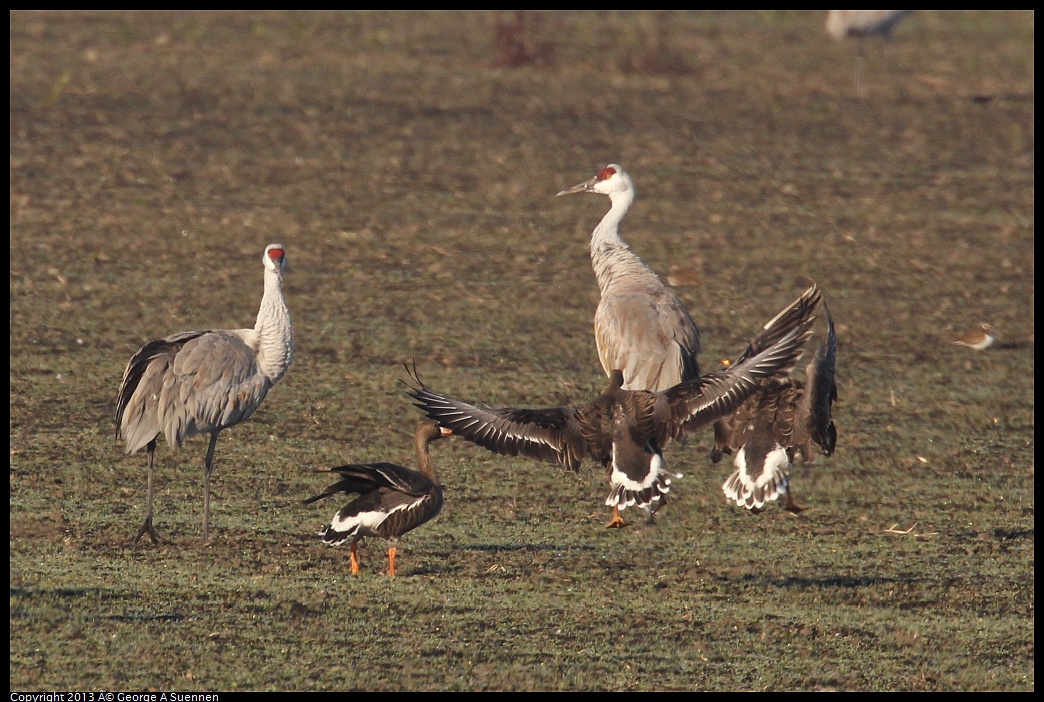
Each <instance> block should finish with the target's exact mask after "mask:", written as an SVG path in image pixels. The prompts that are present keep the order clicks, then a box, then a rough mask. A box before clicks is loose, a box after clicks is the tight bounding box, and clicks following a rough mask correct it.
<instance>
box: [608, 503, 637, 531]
mask: <svg viewBox="0 0 1044 702" xmlns="http://www.w3.org/2000/svg"><path fill="white" fill-rule="evenodd" d="M627 526H631V525H630V523H629V522H625V521H624V518H623V517H621V516H620V505H613V518H612V519H610V520H609V523H608V524H606V525H605V528H606V529H623V528H624V527H627Z"/></svg>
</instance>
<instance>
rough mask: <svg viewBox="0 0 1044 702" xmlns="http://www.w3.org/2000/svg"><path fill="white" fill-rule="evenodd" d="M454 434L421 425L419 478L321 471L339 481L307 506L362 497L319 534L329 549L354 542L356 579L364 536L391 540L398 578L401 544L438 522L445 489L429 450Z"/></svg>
mask: <svg viewBox="0 0 1044 702" xmlns="http://www.w3.org/2000/svg"><path fill="white" fill-rule="evenodd" d="M451 433H452V431H451V430H450V429H448V428H446V427H440V426H439V425H438V424H437V423H435V422H433V421H425V422H421V424H420V426H418V427H417V434H416V443H417V467H418V468H419V469H420V470H419V472H418V471H416V470H411V469H409V468H406V467H405V466H400V465H398V464H397V463H383V462H380V463H356V464H349V465H344V466H338V467H337V468H330V469H329V470H328V471H321V472H329V473H336V474H337V475H339V476H340V478H341V479H340V480H338V481H337V482H336V483H334V484H333V485H331V486H330V487H328V488H326V489H325V490H323V491H322V492H321V493H319V494H318V495H315V496H313V497H309V498H308V499H307V500H305V504H311V503H312V502H315V501H317V500H321V499H324V498H326V497H329V496H330V495H336V494H338V493H342V492H343V493H347V494H358V495H359V497H357V498H355V499H354V500H352V501H351V502H349V503H348V504H346V505H345V506H344V507H342V508H341V509H340V510H338V511H337V514H335V515H334V517H333V520H332V521H331V522H330V524H329V525H328V526H326V527H324V528H323V530H322V531H321V532H319V535H320V536H322V537H323V541H324V542H326V543H327V544H329V545H331V546H337V545H339V544H343V543H344V542H345V541H348V540H349V539H350V540H351V547H350V549H349V554H350V557H351V570H352V573H353V574H355V573H358V572H359V556H358V545H359V540H360V539H362V538H363V537H365V536H380V537H384V538H386V539H387V540H388V575H389V576H391V577H395V554H396V551H397V549H398V545H399V539H400V538H401V537H402V535H403V534H405V533H407V532H409V531H412V530H414V529H416V528H417V527H419V526H420V525H421V524H424V523H425V522H429V521H431V520H432V519H434V518H435V517H436V516H437V515H438V513H439V512H440V511H441V510H442V486H441V485H439V483H438V477H437V476H436V474H435V466H434V464H433V463H432V460H431V454H430V453H429V451H428V447H429V445H430V444H431V442H433V441H436V440H438V439H441V438H442V437H444V436H449V435H450V434H451Z"/></svg>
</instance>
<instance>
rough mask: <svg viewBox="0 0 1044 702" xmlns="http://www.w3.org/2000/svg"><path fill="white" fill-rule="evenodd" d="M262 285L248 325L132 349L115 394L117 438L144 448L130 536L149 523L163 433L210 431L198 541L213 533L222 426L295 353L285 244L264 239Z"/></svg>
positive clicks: (243, 413) (180, 435)
mask: <svg viewBox="0 0 1044 702" xmlns="http://www.w3.org/2000/svg"><path fill="white" fill-rule="evenodd" d="M261 260H262V262H263V263H264V264H265V292H264V295H263V296H262V297H261V308H260V309H259V310H258V312H257V322H256V323H255V324H254V328H253V329H212V330H208V331H190V332H181V333H180V334H174V335H173V336H168V337H166V338H163V339H157V340H156V341H150V342H149V343H147V344H145V345H144V346H142V347H141V348H140V349H139V350H138V352H137V353H135V354H134V355H133V356H131V359H130V361H129V362H128V363H127V368H126V370H124V371H123V382H122V383H120V392H119V396H118V399H117V401H116V438H117V439H123V441H124V448H125V449H126V451H127V453H129V454H130V453H134V452H136V451H138V450H139V449H141V448H142V447H144V448H145V449H146V451H148V454H149V479H148V502H147V506H146V508H145V521H144V523H143V524H142V525H141V528H140V529H139V530H138V535H137V536H136V537H135V539H134V543H137V542H138V541H139V540H140V539H141V537H142V536H143V535H144V534H145V533H146V532H148V534H149V538H151V539H152V542H153V543H158V542H159V534H158V533H157V532H156V529H155V528H154V527H153V525H152V492H153V487H152V485H153V481H152V467H153V459H154V458H155V453H156V440H157V439H158V438H159V435H160V434H163V435H164V436H165V437H166V438H167V443H168V444H169V445H170V447H171V448H180V447H181V446H182V444H183V443H184V441H185V439H187V438H189V437H192V436H196V435H197V434H207V433H209V434H210V447H209V448H208V449H207V457H206V461H205V463H204V469H203V541H204V543H205V542H207V541H208V540H209V538H210V473H211V471H212V470H213V467H214V449H215V448H216V447H217V440H218V434H220V433H221V430H222V429H226V428H228V427H231V426H234V425H236V424H239V423H240V422H242V421H243V420H245V419H247V418H248V417H250V415H252V414H253V413H254V410H256V409H257V408H258V406H259V405H260V404H261V401H262V400H264V399H265V395H266V394H268V390H269V388H271V387H272V386H273V385H275V384H276V383H277V382H279V379H280V378H282V377H283V376H284V375H286V371H287V370H288V369H289V368H290V364H291V362H292V360H293V355H294V339H293V331H292V329H291V327H290V313H289V311H288V310H287V308H286V301H285V300H284V299H283V270H284V269H285V268H286V249H285V248H284V247H283V245H282V244H269V245H268V246H267V247H265V253H264V256H263V257H262V259H261Z"/></svg>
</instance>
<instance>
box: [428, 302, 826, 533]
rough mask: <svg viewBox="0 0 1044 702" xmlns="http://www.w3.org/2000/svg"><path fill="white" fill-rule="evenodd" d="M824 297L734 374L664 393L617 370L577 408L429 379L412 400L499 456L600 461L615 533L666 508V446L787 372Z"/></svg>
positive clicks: (796, 307)
mask: <svg viewBox="0 0 1044 702" xmlns="http://www.w3.org/2000/svg"><path fill="white" fill-rule="evenodd" d="M819 298H820V294H819V290H818V288H817V287H816V286H815V285H813V286H812V287H811V288H809V290H808V291H806V292H805V293H804V294H803V295H802V296H801V297H800V298H798V299H797V300H796V301H795V302H794V303H793V304H792V305H791V306H789V307H788V308H786V309H785V310H784V311H783V312H781V313H780V314H779V315H777V316H776V318H774V319H773V320H772V322H770V323H769V324H768V325H766V328H765V329H764V330H763V331H762V332H761V334H760V335H759V336H758V337H757V338H756V339H755V340H754V341H753V342H751V345H750V346H749V347H748V349H747V351H746V352H745V353H744V354H743V355H742V356H741V358H740V360H739V361H738V362H737V363H735V364H734V365H732V366H730V367H729V368H727V369H724V370H721V371H718V372H716V373H710V374H707V375H704V376H701V377H700V378H697V379H696V380H691V381H688V382H685V383H680V384H678V385H675V386H674V387H671V388H668V389H667V390H662V391H660V392H651V391H648V390H624V389H623V384H624V383H623V380H624V378H623V373H622V372H621V371H620V370H618V369H617V370H614V371H613V373H612V374H611V375H610V381H609V389H608V390H607V391H606V392H605V393H604V394H602V395H600V396H598V397H597V398H595V399H594V400H593V401H592V402H590V403H589V404H587V405H584V406H583V407H580V408H578V409H572V408H569V407H555V408H548V409H512V408H498V407H489V406H482V407H479V406H476V405H472V404H469V403H466V402H462V401H460V400H456V399H453V398H451V397H449V396H447V395H444V394H442V393H440V392H437V391H435V390H433V389H431V388H429V387H427V386H426V385H424V383H423V382H421V381H420V379H419V378H417V376H416V374H415V373H414V374H413V380H414V381H415V382H416V387H411V388H410V389H409V390H408V393H409V394H410V395H411V396H412V397H413V398H414V400H416V405H417V406H418V407H419V408H420V409H421V411H423V412H424V413H425V414H426V415H427V416H428V417H429V418H431V419H434V420H435V421H437V422H438V423H439V424H440V425H442V426H445V427H449V428H450V429H452V430H453V433H454V434H457V435H458V436H462V437H464V438H465V439H467V440H468V441H471V442H472V443H475V444H478V445H479V446H482V447H483V448H486V449H488V450H490V451H493V452H494V453H499V454H502V455H508V456H519V455H521V456H527V457H529V458H536V459H540V460H544V461H549V462H552V463H558V464H560V465H562V466H564V467H566V468H569V469H571V470H573V471H577V470H579V468H580V464H581V462H582V461H583V459H584V458H586V457H590V458H592V459H594V460H595V461H597V462H598V463H600V464H601V465H602V466H603V468H604V469H605V470H606V471H607V473H608V475H609V482H610V484H611V486H612V487H611V490H610V493H609V496H608V498H606V501H605V504H606V505H608V506H611V507H613V508H614V519H613V521H611V522H609V524H607V525H606V526H607V527H622V526H626V525H627V524H626V522H624V521H623V519H622V518H621V517H620V514H619V511H620V510H623V509H626V508H627V507H629V506H631V505H638V506H641V507H647V508H649V509H650V514H651V513H652V511H653V510H654V509H655V508H656V507H657V506H659V505H660V504H662V503H663V501H664V499H665V495H666V494H667V493H668V492H669V491H670V485H671V479H672V478H677V477H680V476H679V475H677V474H674V473H671V472H670V471H668V470H667V468H666V464H665V463H664V460H663V449H664V447H665V446H666V445H667V443H668V442H669V441H670V440H672V439H676V438H679V437H680V436H682V435H684V434H687V433H690V432H693V431H695V430H697V429H699V428H700V427H703V426H705V425H707V424H709V423H711V422H713V421H714V420H715V419H718V418H719V417H722V416H724V415H726V414H730V413H732V412H733V411H735V409H736V408H737V407H739V405H740V404H741V403H742V402H743V401H744V400H745V399H746V398H747V397H749V396H750V395H751V393H753V392H754V391H755V390H756V389H757V387H758V383H759V381H761V380H762V379H764V378H771V377H774V376H776V375H779V374H786V373H787V372H789V370H790V369H791V368H792V367H793V366H794V363H796V362H797V360H798V358H800V356H801V346H802V345H803V344H804V343H805V341H806V340H807V339H808V338H809V336H810V335H811V326H812V323H813V321H814V320H815V317H814V316H813V315H812V312H813V311H814V309H815V306H816V305H817V304H818V302H819Z"/></svg>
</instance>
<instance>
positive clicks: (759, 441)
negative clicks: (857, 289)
mask: <svg viewBox="0 0 1044 702" xmlns="http://www.w3.org/2000/svg"><path fill="white" fill-rule="evenodd" d="M823 309H824V311H825V312H826V318H827V339H826V341H824V342H823V343H822V344H821V345H820V346H819V347H818V348H817V349H816V352H815V354H814V355H813V357H812V361H811V362H810V363H809V364H808V367H807V368H806V369H805V379H804V381H801V380H798V379H792V378H783V379H781V378H778V377H777V378H770V379H767V380H763V381H761V387H760V388H759V390H758V391H757V392H756V393H755V394H754V395H753V396H752V397H750V399H748V400H747V401H746V402H744V403H743V405H742V406H740V408H739V409H738V410H736V412H735V413H734V414H732V415H731V416H730V417H727V418H725V419H720V420H718V421H717V422H716V423H715V424H714V438H715V443H714V450H713V451H712V452H711V460H712V461H713V462H714V463H717V462H718V461H720V460H721V457H722V456H723V455H724V454H726V453H732V452H733V451H738V453H737V454H736V459H735V465H736V470H735V471H734V472H733V473H732V474H731V475H730V476H729V477H728V479H726V481H725V483H724V485H722V491H723V492H724V493H725V497H726V498H727V499H728V500H729V501H730V502H735V503H736V504H737V505H739V506H740V507H746V508H747V509H749V510H752V511H760V510H761V509H762V508H763V507H764V506H765V505H766V504H767V503H768V502H771V501H772V500H775V499H777V498H778V497H779V496H780V495H781V494H783V493H785V494H786V496H787V504H786V509H787V510H789V511H791V512H801V511H802V510H803V509H804V508H803V507H800V506H799V505H798V504H797V503H796V502H795V501H794V496H793V490H792V489H791V488H790V485H789V482H790V468H791V465H792V463H793V460H794V457H795V455H796V454H798V453H800V454H801V459H802V461H803V462H804V463H812V462H813V461H815V459H816V450H815V449H814V447H813V444H815V445H816V446H818V447H819V451H820V452H822V453H823V455H825V456H829V455H831V454H832V453H833V452H834V447H835V445H836V444H837V429H836V428H835V426H834V421H833V418H832V416H831V410H832V407H833V403H834V401H835V400H836V399H837V385H836V383H835V382H834V366H835V364H836V358H837V335H836V333H835V331H834V321H833V319H831V317H830V310H829V309H827V307H826V303H823Z"/></svg>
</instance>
